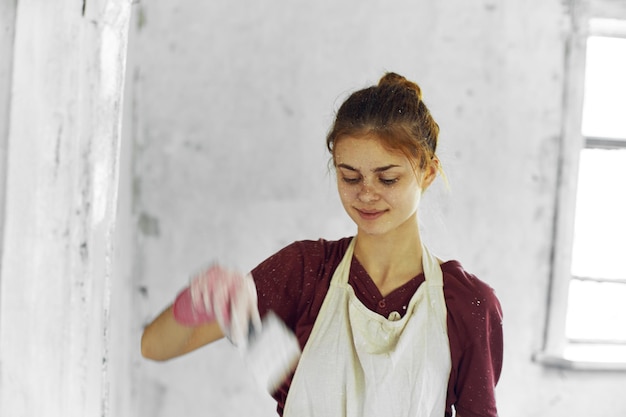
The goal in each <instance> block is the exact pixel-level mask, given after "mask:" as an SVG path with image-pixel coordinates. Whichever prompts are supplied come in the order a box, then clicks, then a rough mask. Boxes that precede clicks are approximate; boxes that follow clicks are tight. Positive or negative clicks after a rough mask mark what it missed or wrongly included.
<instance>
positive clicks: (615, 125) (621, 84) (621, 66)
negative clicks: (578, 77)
mask: <svg viewBox="0 0 626 417" xmlns="http://www.w3.org/2000/svg"><path fill="white" fill-rule="evenodd" d="M586 56H587V61H586V68H585V101H584V106H583V126H582V132H583V135H584V136H592V137H606V138H626V39H624V38H609V37H601V36H591V37H589V38H588V39H587V54H586Z"/></svg>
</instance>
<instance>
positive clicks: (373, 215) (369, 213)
mask: <svg viewBox="0 0 626 417" xmlns="http://www.w3.org/2000/svg"><path fill="white" fill-rule="evenodd" d="M355 210H356V211H357V213H359V216H360V217H361V218H362V219H364V220H375V219H377V218H379V217H380V216H382V215H383V214H385V213H386V212H387V210H368V209H358V208H355Z"/></svg>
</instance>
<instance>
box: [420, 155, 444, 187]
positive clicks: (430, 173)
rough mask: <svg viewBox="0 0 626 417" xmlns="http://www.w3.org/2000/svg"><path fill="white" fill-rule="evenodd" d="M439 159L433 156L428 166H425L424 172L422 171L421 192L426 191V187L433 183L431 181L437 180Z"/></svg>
mask: <svg viewBox="0 0 626 417" xmlns="http://www.w3.org/2000/svg"><path fill="white" fill-rule="evenodd" d="M439 166H440V163H439V158H437V156H433V157H432V159H431V160H430V161H429V164H428V165H427V166H426V168H425V169H424V171H422V183H421V186H422V192H423V191H426V189H427V188H428V187H430V184H432V183H433V181H435V178H437V173H438V172H439Z"/></svg>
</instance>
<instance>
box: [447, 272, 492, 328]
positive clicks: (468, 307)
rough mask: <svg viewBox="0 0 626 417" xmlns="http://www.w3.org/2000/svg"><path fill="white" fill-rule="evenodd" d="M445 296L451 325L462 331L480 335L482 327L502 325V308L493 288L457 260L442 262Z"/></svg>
mask: <svg viewBox="0 0 626 417" xmlns="http://www.w3.org/2000/svg"><path fill="white" fill-rule="evenodd" d="M441 269H442V271H443V276H444V278H443V280H444V284H443V285H444V296H445V300H446V307H447V309H448V314H449V316H450V317H449V320H448V322H449V324H452V325H453V326H455V327H456V330H457V331H459V332H460V333H465V331H464V330H466V329H472V330H471V332H470V333H473V334H474V335H475V336H477V337H480V335H481V334H482V333H483V332H482V331H481V330H479V329H482V330H485V331H488V329H490V328H491V329H493V328H494V327H500V326H501V325H502V307H501V305H500V301H499V300H498V297H497V295H496V293H495V291H494V289H493V288H492V287H491V286H490V285H489V284H487V283H485V282H484V281H482V280H480V279H478V278H477V277H476V276H475V275H474V274H471V273H469V272H467V271H466V270H465V269H464V268H463V266H462V265H461V264H460V263H459V262H458V261H448V262H445V263H443V264H442V265H441Z"/></svg>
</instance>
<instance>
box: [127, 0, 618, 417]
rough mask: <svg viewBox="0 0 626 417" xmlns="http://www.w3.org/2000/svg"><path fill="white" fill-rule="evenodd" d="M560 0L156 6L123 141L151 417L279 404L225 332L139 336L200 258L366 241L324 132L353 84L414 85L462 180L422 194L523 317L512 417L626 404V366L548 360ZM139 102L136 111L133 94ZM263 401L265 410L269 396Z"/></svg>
mask: <svg viewBox="0 0 626 417" xmlns="http://www.w3.org/2000/svg"><path fill="white" fill-rule="evenodd" d="M563 4H564V2H562V1H561V0H548V1H546V0H531V1H526V2H496V1H493V2H489V1H487V2H482V1H481V2H479V1H466V0H449V1H446V2H435V1H419V2H415V1H408V0H400V1H395V2H393V5H391V4H390V3H389V2H382V1H367V2H363V1H356V0H352V1H348V0H346V1H342V2H337V1H332V0H322V1H316V2H310V1H309V2H305V1H285V0H283V1H280V0H270V1H265V2H260V3H256V2H249V3H245V4H244V3H233V2H226V1H213V2H184V3H180V2H178V3H176V2H174V3H173V2H166V1H158V0H156V1H152V2H142V3H139V4H138V5H137V6H136V7H135V9H134V20H133V24H132V32H131V44H130V49H129V50H130V61H129V68H128V69H129V79H132V82H130V84H129V86H128V87H129V88H128V90H127V97H128V100H127V103H128V106H127V108H126V110H127V111H126V114H125V116H126V119H125V141H127V143H126V146H128V152H129V154H128V155H127V156H128V159H127V160H126V163H127V165H126V168H125V169H126V170H127V172H128V178H127V179H126V180H127V183H126V188H125V190H126V193H125V194H124V201H123V204H124V207H125V208H126V210H127V211H128V213H130V217H129V218H127V219H126V221H127V222H128V223H127V224H128V229H127V230H126V233H127V235H126V236H125V238H127V239H128V240H127V242H131V240H132V243H129V247H128V251H127V253H131V254H132V257H131V259H130V260H129V264H128V265H126V268H127V273H128V275H129V277H132V290H133V299H134V306H135V308H134V310H133V313H132V314H131V316H132V317H134V320H137V321H136V322H133V328H132V329H131V332H132V338H134V340H136V343H137V350H136V352H135V353H134V356H133V367H134V368H135V369H136V373H135V374H134V375H135V378H136V381H135V382H136V387H135V389H136V390H137V391H136V392H137V397H136V401H137V403H138V404H139V405H138V407H139V409H140V411H139V415H146V416H147V415H150V416H174V415H183V414H184V415H187V416H203V415H243V414H245V415H250V416H253V415H256V416H269V415H273V413H272V410H273V405H272V404H271V402H268V401H267V398H265V397H263V396H262V395H261V394H259V393H258V392H255V391H254V389H253V387H252V386H251V384H250V383H249V382H248V380H247V379H246V378H245V376H244V375H241V373H244V372H245V369H244V368H243V367H242V365H241V363H240V362H239V360H238V358H237V356H236V355H235V354H234V353H233V352H232V350H231V349H229V346H228V345H227V344H226V343H222V342H218V343H216V344H215V345H213V346H209V347H207V348H204V349H202V350H200V351H198V352H195V353H192V354H190V355H188V356H187V357H184V358H180V359H177V360H174V361H172V362H169V363H166V364H155V363H151V362H148V361H145V360H142V359H141V358H139V354H138V350H139V347H138V343H139V337H140V333H141V327H142V326H143V325H144V324H145V323H147V322H148V321H149V320H151V319H152V318H153V317H154V316H155V315H156V314H157V313H158V312H159V311H160V310H161V309H162V308H163V307H165V305H166V304H168V303H169V302H171V301H172V299H173V297H174V296H175V294H176V292H177V291H178V290H179V289H180V288H181V287H182V286H184V285H185V284H186V282H187V279H188V276H189V274H190V273H191V272H193V271H194V270H196V269H197V268H198V267H199V266H201V265H203V264H206V263H207V262H210V261H213V260H221V261H222V262H226V263H227V264H229V265H232V266H236V267H239V268H241V269H249V268H251V267H253V266H254V265H255V264H256V263H258V262H260V261H261V260H263V259H264V258H265V257H267V256H269V255H270V254H271V253H273V252H274V251H276V250H277V249H279V248H280V247H282V246H284V245H286V244H287V243H289V242H291V241H293V240H297V239H303V238H311V239H317V238H318V237H326V238H336V237H340V236H346V235H349V234H351V233H353V229H352V227H351V225H350V223H349V221H348V220H347V218H346V216H345V215H344V214H343V212H342V209H341V208H340V206H339V204H338V203H337V199H336V197H335V190H334V186H333V177H332V175H329V174H328V173H327V169H326V162H327V158H328V156H327V155H326V154H325V150H324V136H325V133H326V130H327V128H328V126H329V124H330V122H331V120H332V115H333V111H334V109H336V107H337V106H338V104H339V103H340V102H341V101H342V99H343V98H344V97H345V96H346V94H348V93H349V92H351V91H353V90H354V89H357V88H361V87H364V86H366V85H369V84H371V83H374V82H376V81H377V79H378V78H379V77H380V75H382V73H383V72H384V71H386V70H393V71H396V72H399V73H401V74H404V75H406V76H408V77H409V78H411V79H414V80H416V81H417V82H418V83H419V84H420V85H421V86H422V88H423V91H424V97H425V100H426V102H427V104H428V105H429V107H430V108H431V110H432V112H433V114H434V116H435V118H436V119H437V120H438V122H439V124H440V126H441V128H442V133H441V139H440V144H441V145H440V147H441V149H440V154H441V158H442V160H443V163H444V167H445V169H446V171H447V174H448V176H449V180H450V183H451V190H450V191H449V192H445V191H444V190H443V187H442V186H441V184H439V185H438V186H437V188H436V189H435V190H432V191H431V192H429V194H430V195H427V196H426V197H425V199H424V204H425V205H426V206H425V207H424V212H423V213H422V220H423V222H424V224H425V232H426V234H427V236H428V238H429V241H430V242H431V246H432V247H434V248H435V250H436V251H437V252H438V253H440V254H442V255H443V256H444V257H448V258H456V259H459V260H461V262H463V264H464V265H465V266H466V268H467V269H468V270H470V271H472V272H474V273H475V274H477V275H478V276H479V277H480V278H482V279H483V280H485V281H487V282H488V283H490V284H491V285H492V286H493V287H494V288H495V289H496V291H497V293H498V295H499V297H500V299H501V302H502V304H503V307H504V312H505V337H506V340H505V343H506V351H505V367H504V372H503V375H502V379H501V383H500V385H499V387H498V400H499V407H500V410H501V415H503V416H511V417H522V416H523V417H543V416H568V417H576V416H581V417H582V416H585V417H586V416H590V415H609V414H612V415H621V414H624V412H626V408H624V405H623V403H621V402H619V401H618V399H619V398H620V394H621V391H622V387H623V386H624V383H625V382H626V376H624V375H623V374H618V373H613V374H606V373H592V374H588V373H576V372H567V371H559V370H554V369H549V368H544V367H543V366H542V365H540V364H537V363H533V362H532V360H531V357H532V355H533V354H534V353H535V352H537V351H539V350H540V349H541V347H542V344H543V330H544V323H545V314H546V305H547V289H548V286H549V275H550V250H551V246H552V243H553V216H554V200H555V193H556V177H557V166H558V159H559V154H558V152H559V140H560V135H561V131H562V123H563V117H564V116H563V107H562V98H563V86H564V78H565V58H566V50H565V41H566V39H567V36H568V34H569V31H570V30H571V27H570V23H569V22H570V17H569V16H568V11H569V10H567V9H566V8H565V6H564V5H563ZM131 103H132V104H131ZM260 404H261V405H260Z"/></svg>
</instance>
